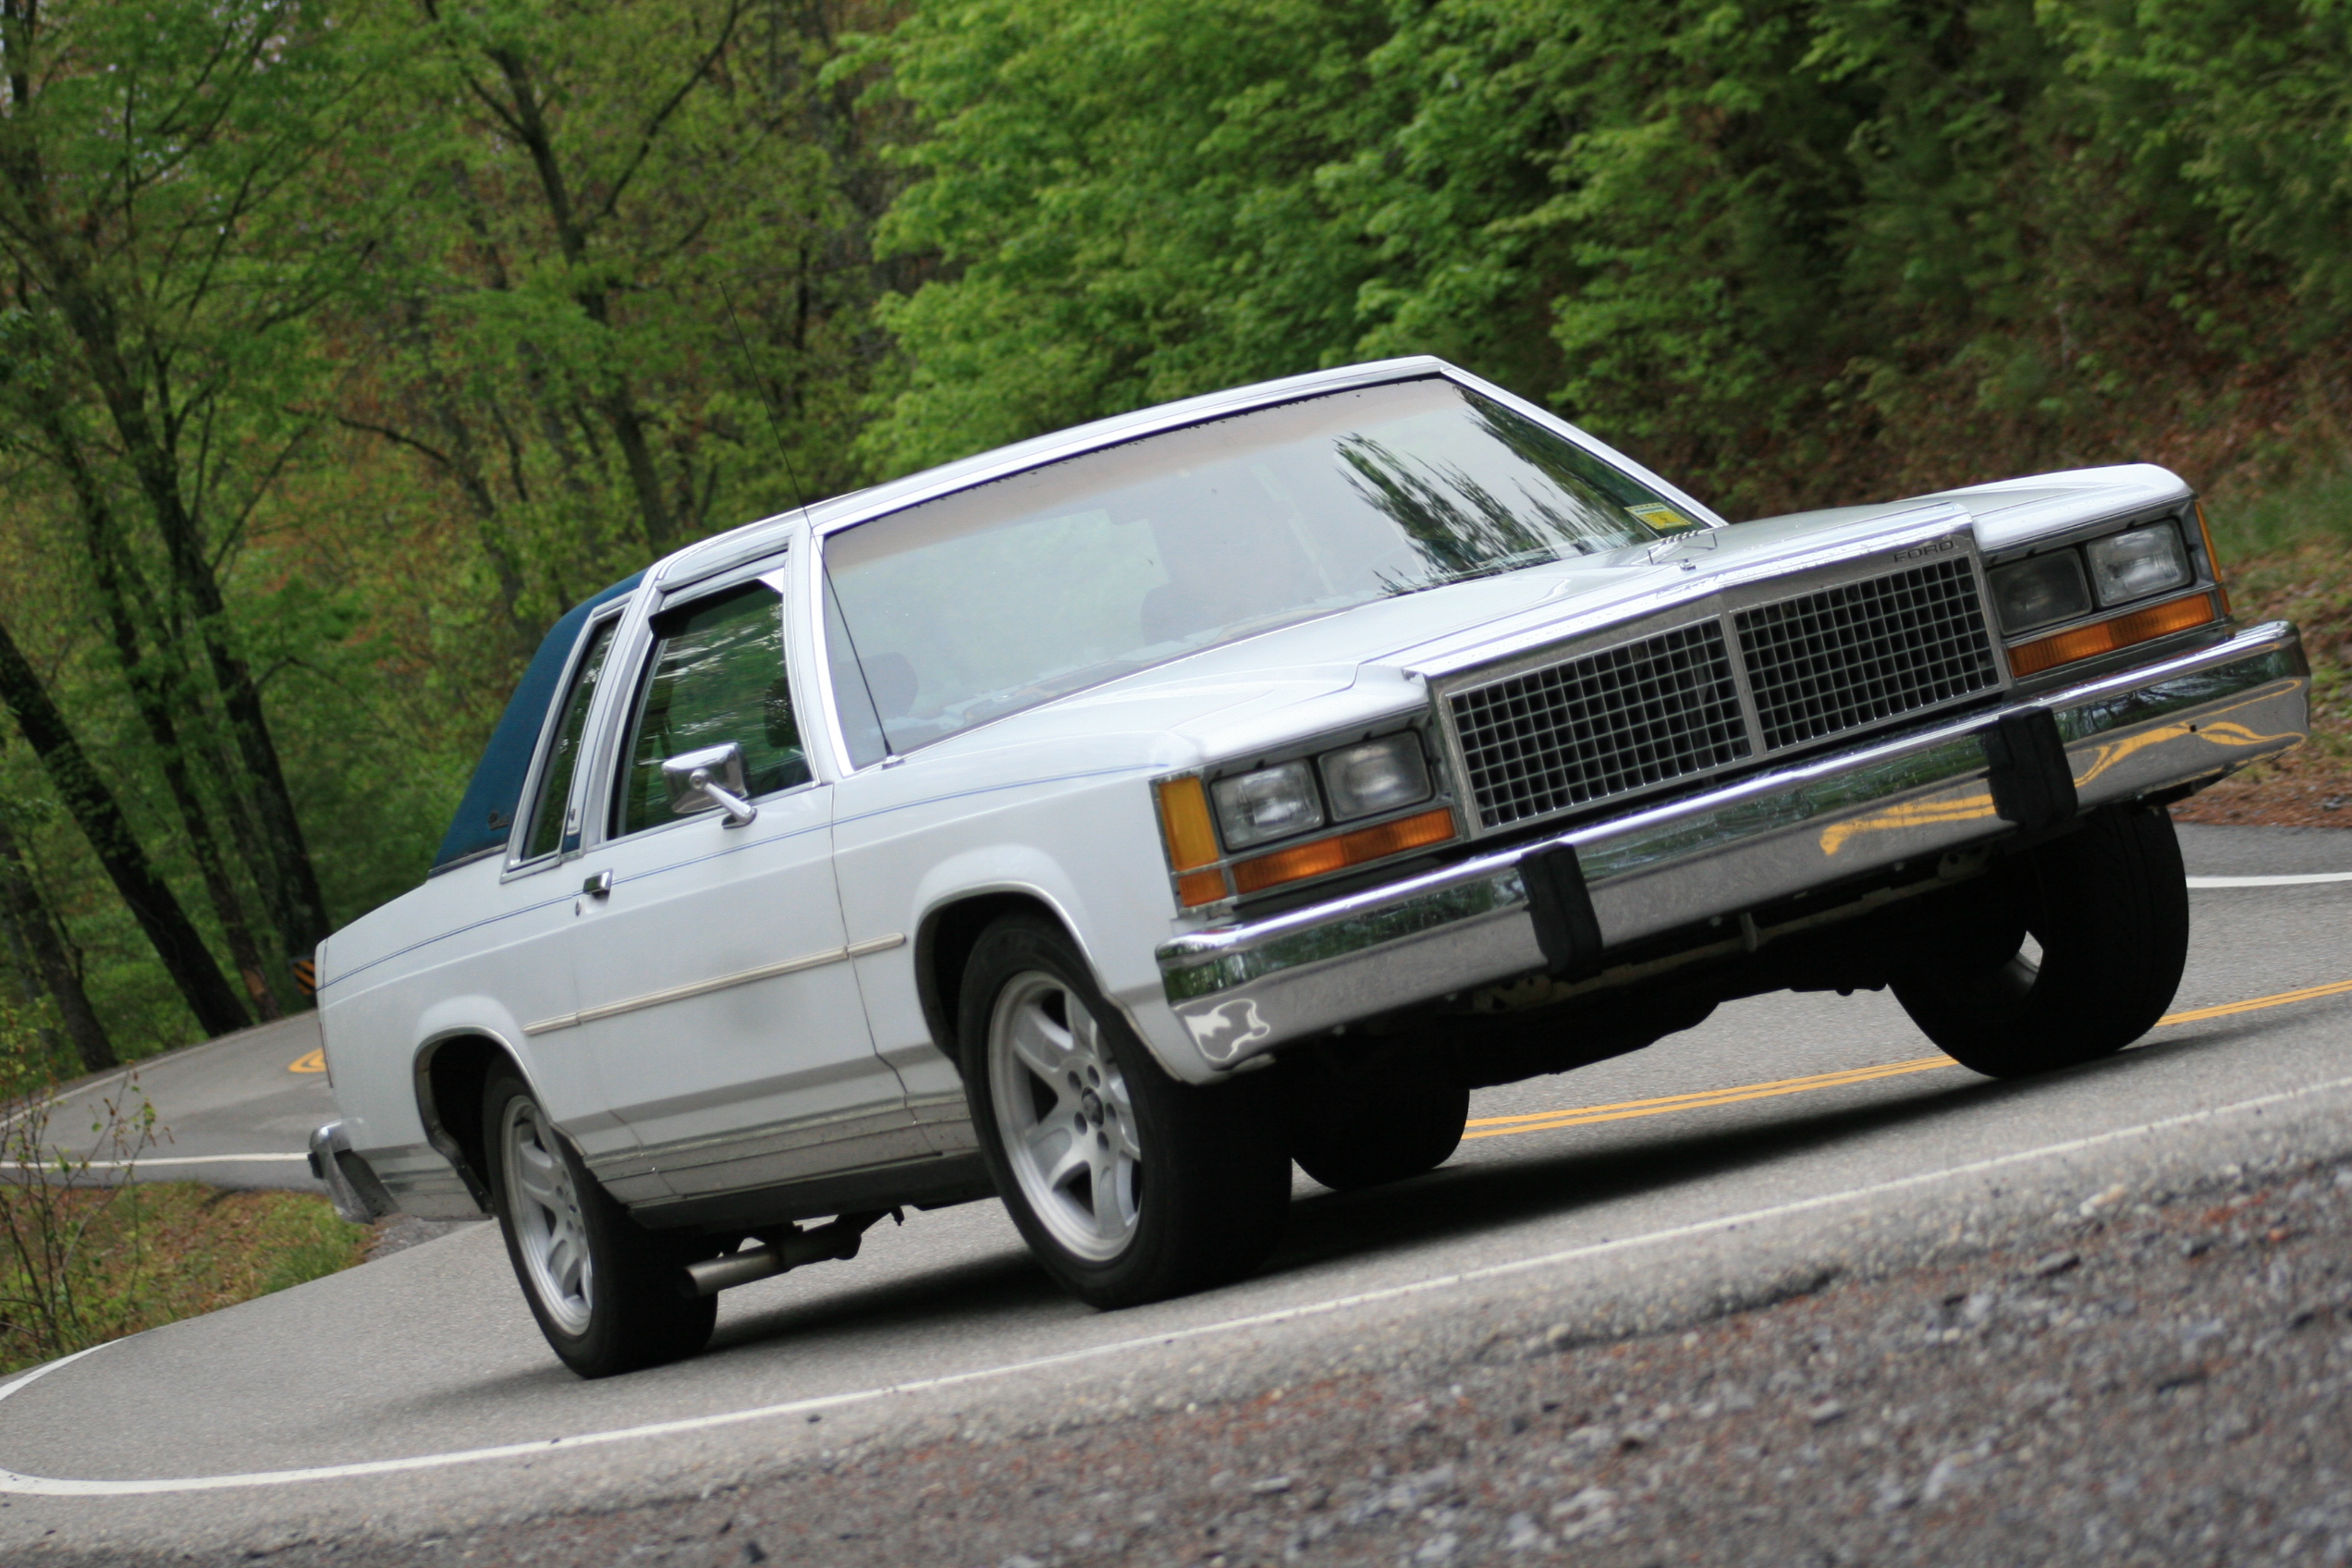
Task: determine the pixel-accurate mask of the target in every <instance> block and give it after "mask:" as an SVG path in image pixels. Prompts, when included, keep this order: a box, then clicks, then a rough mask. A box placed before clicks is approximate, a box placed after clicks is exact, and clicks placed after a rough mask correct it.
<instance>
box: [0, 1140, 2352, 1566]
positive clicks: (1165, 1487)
mask: <svg viewBox="0 0 2352 1568" xmlns="http://www.w3.org/2000/svg"><path fill="white" fill-rule="evenodd" d="M1976 1234H1977V1236H1978V1239H1977V1240H1974V1241H1972V1242H1971V1243H1968V1244H1967V1245H1966V1246H1965V1247H1945V1248H1939V1249H1938V1250H1937V1251H1936V1252H1935V1253H1933V1254H1932V1255H1931V1261H1929V1262H1926V1263H1922V1264H1918V1265H1916V1266H1913V1267H1908V1268H1900V1269H1894V1270H1891V1271H1889V1272H1885V1273H1882V1274H1880V1275H1878V1276H1876V1277H1870V1278H1845V1279H1839V1278H1833V1277H1829V1276H1827V1275H1826V1274H1816V1275H1814V1276H1812V1277H1811V1278H1809V1279H1798V1280H1793V1281H1785V1280H1784V1281H1782V1283H1781V1284H1779V1285H1777V1286H1775V1287H1773V1288H1771V1289H1770V1290H1766V1291H1761V1292H1757V1293H1755V1294H1754V1295H1752V1296H1751V1297H1750V1298H1749V1304H1748V1305H1746V1306H1744V1307H1737V1308H1733V1309H1731V1310H1727V1311H1724V1312H1721V1313H1720V1314H1717V1315H1714V1316H1709V1317H1701V1318H1698V1319H1695V1320H1689V1321H1685V1322H1684V1323H1681V1324H1678V1325H1677V1326H1676V1327H1674V1328H1673V1329H1671V1330H1670V1331H1666V1332H1662V1333H1659V1332H1653V1333H1648V1334H1643V1335H1636V1336H1631V1337H1620V1338H1614V1339H1608V1340H1605V1341H1601V1342H1593V1341H1591V1340H1590V1339H1589V1338H1588V1337H1586V1331H1585V1330H1580V1329H1572V1328H1571V1327H1569V1326H1568V1325H1567V1324H1564V1323H1563V1324H1556V1325H1551V1326H1548V1327H1547V1326H1545V1325H1544V1324H1543V1322H1542V1320H1541V1319H1540V1318H1538V1319H1537V1320H1535V1321H1534V1322H1532V1323H1529V1324H1526V1325H1525V1326H1524V1327H1523V1326H1518V1325H1513V1326H1511V1327H1509V1328H1508V1329H1506V1330H1502V1331H1498V1332H1497V1333H1496V1334H1495V1335H1494V1336H1493V1337H1492V1338H1490V1339H1489V1340H1488V1341H1486V1342H1485V1343H1484V1344H1483V1345H1481V1346H1480V1347H1478V1349H1477V1350H1476V1352H1475V1354H1465V1355H1459V1356H1456V1357H1454V1358H1452V1359H1451V1360H1450V1361H1447V1362H1445V1363H1444V1364H1442V1365H1433V1364H1431V1363H1429V1362H1427V1361H1423V1362H1421V1363H1418V1364H1415V1365H1414V1366H1409V1367H1399V1368H1392V1369H1387V1370H1378V1371H1368V1370H1367V1371H1364V1372H1360V1373H1353V1372H1347V1371H1341V1372H1339V1373H1337V1374H1328V1375H1320V1376H1317V1377H1316V1378H1314V1380H1313V1381H1311V1382H1308V1383H1304V1384H1302V1385H1301V1386H1295V1387H1285V1386H1275V1387H1256V1388H1234V1387H1232V1386H1231V1381H1230V1380H1228V1382H1227V1384H1226V1386H1225V1387H1224V1388H1223V1390H1222V1392H1221V1394H1220V1396H1219V1397H1217V1398H1215V1399H1214V1400H1211V1399H1210V1398H1208V1397H1207V1396H1206V1395H1204V1398H1203V1399H1202V1400H1201V1401H1200V1402H1198V1403H1194V1404H1193V1405H1190V1406H1186V1407H1180V1408H1173V1409H1160V1410H1141V1411H1133V1412H1130V1413H1125V1414H1118V1415H1092V1416H1087V1417H1084V1418H1083V1419H1076V1418H1073V1419H1072V1420H1071V1421H1057V1422H1053V1423H1049V1424H1047V1425H1046V1426H1044V1427H1038V1428H1036V1429H1033V1430H1030V1431H1027V1432H1011V1433H1008V1432H993V1431H987V1430H986V1429H984V1428H982V1427H973V1428H971V1429H969V1430H968V1431H967V1433H966V1434H965V1435H963V1436H959V1437H937V1436H934V1437H928V1438H925V1439H922V1440H919V1441H913V1442H901V1443H898V1444H889V1443H881V1442H871V1441H869V1442H864V1443H860V1444H857V1445H853V1446H852V1447H851V1448H850V1449H848V1450H847V1451H845V1452H836V1453H832V1454H830V1455H828V1456H827V1457H825V1458H823V1459H821V1460H820V1461H818V1462H816V1463H814V1464H795V1465H791V1466H789V1467H787V1468H784V1469H781V1470H780V1471H779V1472H778V1473H776V1474H772V1475H769V1476H764V1477H761V1478H757V1479H753V1480H751V1481H748V1482H745V1483H743V1484H741V1485H738V1486H731V1487H727V1488H720V1489H717V1490H714V1491H711V1492H709V1493H706V1494H704V1495H701V1496H697V1497H691V1498H684V1499H679V1500H675V1501H667V1502H658V1503H653V1504H648V1505H643V1506H638V1507H632V1508H629V1509H625V1510H621V1511H619V1512H613V1513H595V1514H575V1515H570V1516H564V1517H556V1518H546V1519H540V1520H535V1521H522V1522H515V1523H508V1524H501V1525H491V1526H486V1527H484V1528H481V1529H479V1530H475V1531H472V1532H460V1533H453V1534H451V1535H449V1536H447V1537H441V1538H438V1539H435V1540H432V1541H430V1542H425V1541H388V1540H371V1539H369V1538H366V1537H364V1536H360V1535H355V1536H350V1537H343V1538H340V1539H337V1540H317V1541H306V1542H301V1543H297V1544H292V1545H288V1546H285V1547H283V1548H281V1549H279V1550H273V1551H270V1552H268V1553H266V1554H254V1553H250V1552H240V1553H239V1554H238V1555H237V1556H236V1557H235V1558H223V1559H221V1561H224V1562H227V1561H239V1562H255V1561H266V1562H269V1563H271V1564H274V1565H284V1568H310V1565H312V1564H316V1565H320V1568H325V1565H326V1564H330V1563H331V1564H338V1565H374V1564H379V1563H382V1564H389V1563H410V1562H445V1563H455V1562H468V1563H472V1564H478V1565H482V1568H491V1565H496V1564H508V1563H523V1562H542V1563H545V1562H561V1563H624V1562H626V1563H645V1564H655V1563H664V1564H680V1565H694V1568H702V1565H717V1564H739V1563H758V1562H770V1561H774V1562H790V1561H801V1562H823V1563H826V1564H827V1565H828V1568H831V1565H841V1568H854V1565H859V1564H869V1563H870V1564H877V1565H878V1564H889V1565H892V1568H896V1565H899V1564H904V1563H910V1562H923V1563H937V1564H941V1565H951V1564H952V1565H969V1568H1077V1565H1084V1564H1110V1563H1121V1564H1124V1563H1136V1564H1154V1565H1159V1564H1167V1565H1177V1564H1199V1565H1202V1568H1242V1565H1243V1564H1268V1565H1271V1564H1280V1563H1293V1562H1295V1563H1309V1564H1313V1563H1359V1562H1378V1563H1403V1564H1447V1565H1452V1564H1462V1563H1518V1562H1577V1563H1580V1564H1581V1563H1595V1564H1623V1565H1625V1568H1642V1565H1648V1564H1661V1565H1662V1564H1666V1563H1710V1564H1711V1563H1724V1564H1746V1563H1758V1564H1764V1563H1770V1564H1787V1563H1824V1564H1829V1563H1849V1562H1851V1563H1870V1564H1880V1563H1890V1562H1932V1563H1938V1564H1945V1563H1966V1562H1987V1563H1996V1562H1997V1563H2002V1564H2008V1563H2014V1562H2053V1561H2064V1562H2086V1563H2088V1562H2133V1563H2139V1562H2144V1563H2150V1564H2159V1563H2161V1564H2166V1565H2170V1564H2175V1563H2187V1562H2198V1563H2205V1562H2214V1563H2222V1562H2231V1563H2235V1562H2282V1563H2287V1562H2294V1563H2300V1562H2313V1563H2338V1562H2346V1560H2347V1559H2352V1441H2348V1440H2347V1438H2346V1424H2347V1418H2352V1244H2347V1243H2352V1166H2332V1165H2295V1166H2282V1167H2277V1168H2272V1169H2268V1170H2238V1169H2237V1168H2236V1167H2225V1168H2223V1170H2221V1171H2219V1172H2216V1173H2214V1174H2212V1175H2211V1176H2210V1177H2209V1178H2207V1179H2205V1180H2203V1181H2201V1182H2195V1183H2187V1184H2185V1185H2184V1188H2183V1190H2180V1191H2176V1192H2171V1193H2162V1194H2131V1193H2126V1192H2124V1191H2120V1190H2111V1191H2107V1192H2101V1193H2100V1194H2097V1195H2096V1196H2095V1197H2093V1198H2090V1199H2088V1200H2085V1201H2084V1202H2082V1203H2080V1204H2078V1205H2074V1206H2071V1207H2065V1208H2062V1209H2060V1210H2059V1211H2058V1212H2057V1213H2056V1214H2054V1215H2050V1214H2045V1215H2043V1216H2042V1217H2040V1218H2038V1219H2034V1218H2026V1217H2014V1218H2012V1219H2009V1220H2007V1221H2005V1222H2003V1228H1997V1229H1991V1230H1987V1231H1980V1232H1977V1233H1976ZM28 1561H32V1562H48V1563H55V1564H66V1563H71V1562H80V1561H82V1559H81V1558H80V1557H77V1556H75V1555H72V1554H54V1553H52V1554H43V1553H40V1552H37V1551H36V1552H35V1553H34V1554H32V1556H31V1558H30V1559H28ZM107 1561H108V1562H118V1563H127V1564H132V1565H134V1568H137V1565H139V1564H141V1563H142V1562H145V1561H146V1560H141V1559H139V1558H137V1557H135V1556H130V1555H125V1554H122V1553H119V1552H114V1553H109V1554H108V1556H107ZM153 1561H154V1562H156V1563H157V1564H158V1565H160V1563H161V1562H165V1561H169V1562H174V1563H188V1562H202V1561H205V1560H204V1559H202V1558H199V1557H190V1556H174V1557H172V1558H170V1559H168V1560H164V1559H157V1560H153Z"/></svg>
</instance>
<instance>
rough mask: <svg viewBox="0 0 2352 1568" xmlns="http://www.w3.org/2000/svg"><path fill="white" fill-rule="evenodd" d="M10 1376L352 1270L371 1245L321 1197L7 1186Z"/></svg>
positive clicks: (155, 1185)
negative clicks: (65, 1244)
mask: <svg viewBox="0 0 2352 1568" xmlns="http://www.w3.org/2000/svg"><path fill="white" fill-rule="evenodd" d="M0 1227H5V1229H0V1373H6V1372H10V1371H14V1370H16V1369H18V1368H19V1367H23V1366H31V1365H33V1364H35V1363H38V1362H41V1361H45V1360H47V1359H49V1358H50V1357H52V1356H55V1355H60V1354H67V1353H68V1352H71V1351H75V1350H80V1349H82V1348H84V1347H86V1346H88V1345H93V1344H98V1343H101V1342H103V1341H106V1340H111V1339H118V1338H120V1337H121V1336H122V1335H125V1334H134V1333H137V1332H139V1331H140V1330H141V1329H153V1328H155V1327H157V1326H158V1325H160V1324H165V1323H169V1322H173V1321H175V1320H177V1319H178V1318H182V1317H195V1316H197V1315H198V1314H200V1313H206V1312H216V1311H218V1310H219V1309H220V1308H222V1307H224V1306H234V1305H236V1304H237V1303H239V1302H241V1301H250V1300H251V1299H252V1298H253V1297H255V1296H260V1295H267V1294H268V1293H269V1292H272V1291H281V1290H284V1289H285V1288H286V1287H288V1285H299V1284H300V1283H302V1282H303V1281H304V1280H315V1279H318V1278H320V1277H321V1276H323V1275H326V1274H332V1273H335V1272H336V1271H337V1270H338V1269H343V1268H349V1267H350V1266H351V1265H353V1264H355V1263H357V1262H359V1261H360V1260H361V1256H363V1253H364V1249H365V1247H366V1243H367V1241H368V1231H367V1230H366V1228H365V1227H363V1226H359V1225H353V1224H349V1223H348V1222H347V1221H345V1220H343V1219H340V1218H338V1217H337V1215H336V1213H335V1210H334V1208H333V1207H331V1206H330V1205H329V1204H328V1203H327V1201H326V1200H325V1198H323V1197H319V1196H316V1195H314V1194H308V1193H232V1192H224V1191H222V1190H220V1189H219V1188H216V1187H208V1186H205V1185H203V1184H202V1183H201V1182H148V1183H141V1184H140V1185H137V1186H133V1187H128V1188H121V1189H115V1188H106V1187H89V1186H83V1187H72V1188H66V1189H62V1190H59V1189H46V1190H44V1189H40V1188H37V1187H27V1186H21V1185H11V1186H5V1187H0ZM58 1238H70V1239H71V1242H72V1245H71V1246H70V1247H69V1248H60V1247H57V1246H56V1245H55V1244H54V1243H55V1239H58ZM44 1239H46V1240H44ZM49 1259H55V1260H56V1261H55V1262H51V1261H47V1260H49ZM44 1303H45V1304H46V1307H45V1310H44V1309H43V1304H44Z"/></svg>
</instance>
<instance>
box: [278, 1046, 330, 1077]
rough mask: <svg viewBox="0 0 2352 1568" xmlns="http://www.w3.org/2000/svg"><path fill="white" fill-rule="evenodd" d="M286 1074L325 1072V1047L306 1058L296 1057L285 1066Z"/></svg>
mask: <svg viewBox="0 0 2352 1568" xmlns="http://www.w3.org/2000/svg"><path fill="white" fill-rule="evenodd" d="M286 1071H287V1072H325V1071H326V1047H325V1046H321V1047H319V1048H318V1049H316V1050H314V1051H312V1053H311V1054H310V1055H308V1056H300V1057H296V1058H295V1059H294V1060H292V1061H289V1062H288V1063H287V1064H286Z"/></svg>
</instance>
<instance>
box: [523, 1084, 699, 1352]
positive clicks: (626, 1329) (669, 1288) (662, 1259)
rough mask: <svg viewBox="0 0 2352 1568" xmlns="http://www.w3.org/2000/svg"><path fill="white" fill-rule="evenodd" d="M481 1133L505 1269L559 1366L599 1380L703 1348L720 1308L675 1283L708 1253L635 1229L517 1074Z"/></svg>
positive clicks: (678, 1241) (680, 1242) (636, 1224)
mask: <svg viewBox="0 0 2352 1568" xmlns="http://www.w3.org/2000/svg"><path fill="white" fill-rule="evenodd" d="M482 1130H483V1133H484V1143H485V1144H486V1145H487V1148H486V1149H485V1151H484V1152H485V1153H486V1154H487V1155H488V1157H489V1158H488V1160H487V1163H488V1165H489V1167H490V1171H489V1174H490V1195H491V1198H492V1200H493V1201H494V1202H495V1204H496V1207H497V1210H498V1229H499V1230H500V1231H502V1232H503V1233H504V1234H505V1236H506V1241H507V1258H508V1261H509V1262H511V1263H512V1264H513V1265H514V1271H515V1278H516V1279H517V1280H521V1282H522V1294H523V1298H524V1299H525V1300H526V1301H528V1302H529V1303H530V1304H531V1315H532V1316H533V1317H535V1318H537V1319H538V1320H539V1329H540V1332H542V1333H544V1334H545V1335H546V1336H547V1343H548V1344H549V1345H551V1346H553V1347H554V1349H555V1352H556V1354H557V1355H558V1356H561V1357H562V1358H563V1363H564V1365H565V1366H569V1367H570V1368H571V1369H572V1370H573V1371H574V1372H577V1373H579V1374H580V1375H581V1376H582V1377H583V1378H604V1377H609V1376H610V1375H611V1374H613V1373H615V1372H631V1371H634V1370H636V1369H637V1368H638V1367H641V1366H655V1365H656V1364H657V1363H660V1362H664V1361H675V1360H677V1359H678V1358H680V1356H687V1355H692V1354H694V1353H695V1352H696V1351H699V1350H701V1349H702V1348H703V1346H704V1344H705V1343H706V1342H707V1341H709V1339H710V1332H711V1329H712V1326H713V1325H714V1324H716V1323H717V1321H718V1300H717V1297H715V1296H693V1295H689V1294H687V1293H685V1292H683V1291H682V1290H680V1280H681V1279H682V1276H683V1273H684V1268H685V1265H686V1262H687V1260H688V1258H689V1256H707V1254H695V1253H694V1252H693V1245H694V1243H691V1242H683V1241H680V1240H676V1239H673V1238H670V1237H667V1236H663V1235H659V1234H656V1233H655V1232H654V1231H648V1230H646V1229H645V1228H644V1227H643V1226H642V1225H640V1224H638V1223H637V1222H636V1221H635V1220H633V1219H630V1217H629V1213H628V1211H627V1210H626V1209H624V1208H622V1207H620V1205H619V1204H618V1203H615V1202H614V1201H613V1200H612V1198H611V1196H610V1195H609V1194H606V1191H605V1190H604V1189H603V1188H602V1187H600V1186H598V1185H597V1184H596V1179H595V1178H594V1176H591V1175H590V1174H589V1173H588V1169H587V1167H586V1166H584V1165H582V1163H581V1161H580V1156H579V1155H578V1154H576V1153H574V1152H573V1150H572V1147H571V1145H570V1144H569V1143H567V1142H566V1141H565V1140H564V1138H563V1135H562V1134H561V1133H559V1132H558V1131H557V1128H556V1125H555V1123H554V1122H552V1121H549V1120H548V1117H547V1113H546V1111H545V1109H544V1108H543V1107H541V1105H540V1103H539V1099H538V1096H536V1095H534V1094H533V1093H532V1092H531V1086H530V1085H529V1084H526V1083H524V1082H523V1080H522V1076H521V1073H519V1072H516V1071H515V1070H514V1069H513V1068H512V1067H503V1068H500V1069H499V1070H497V1071H496V1072H493V1073H491V1075H490V1081H489V1083H488V1084H486V1085H485V1086H484V1091H483V1096H482Z"/></svg>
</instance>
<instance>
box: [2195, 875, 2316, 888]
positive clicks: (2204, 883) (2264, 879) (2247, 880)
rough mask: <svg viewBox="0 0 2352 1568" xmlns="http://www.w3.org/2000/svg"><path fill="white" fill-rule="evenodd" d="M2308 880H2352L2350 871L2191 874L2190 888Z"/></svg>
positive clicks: (2296, 883)
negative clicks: (2239, 874)
mask: <svg viewBox="0 0 2352 1568" xmlns="http://www.w3.org/2000/svg"><path fill="white" fill-rule="evenodd" d="M2310 882H2352V871H2309V872H2304V873H2302V874H2300V875H2298V876H2192V877H2190V878H2189V879H2188V885H2189V886H2190V887H2192V888H2294V887H2299V886H2301V885H2303V884H2306V883H2310Z"/></svg>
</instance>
